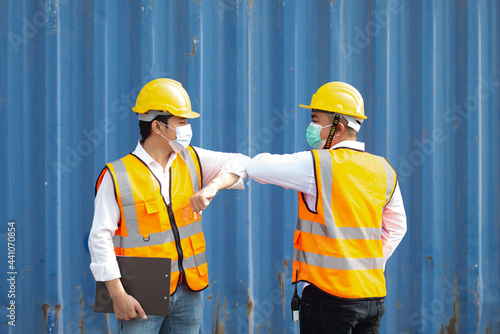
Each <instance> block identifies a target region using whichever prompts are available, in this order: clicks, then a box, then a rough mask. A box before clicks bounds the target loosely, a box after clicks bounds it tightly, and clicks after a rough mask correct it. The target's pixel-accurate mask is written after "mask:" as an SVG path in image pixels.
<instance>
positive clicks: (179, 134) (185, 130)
mask: <svg viewBox="0 0 500 334" xmlns="http://www.w3.org/2000/svg"><path fill="white" fill-rule="evenodd" d="M161 123H162V124H163V125H165V126H166V127H167V128H171V129H173V130H175V134H176V138H175V140H170V139H168V138H167V137H165V136H164V135H162V134H161V133H160V136H162V137H163V138H165V139H166V140H168V142H169V144H170V147H172V149H173V150H174V152H175V153H179V152H180V151H182V150H184V149H186V148H187V147H188V146H189V143H190V142H191V138H192V137H193V130H192V129H191V124H186V125H182V126H178V127H176V128H173V127H171V126H169V125H167V124H165V123H163V122H161Z"/></svg>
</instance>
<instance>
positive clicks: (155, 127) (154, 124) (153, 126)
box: [151, 120, 161, 134]
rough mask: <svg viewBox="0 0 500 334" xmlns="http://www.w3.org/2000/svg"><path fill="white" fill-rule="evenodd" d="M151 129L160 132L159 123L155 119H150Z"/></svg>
mask: <svg viewBox="0 0 500 334" xmlns="http://www.w3.org/2000/svg"><path fill="white" fill-rule="evenodd" d="M151 131H152V132H154V133H156V134H159V133H161V123H160V122H158V121H156V120H155V121H152V122H151Z"/></svg>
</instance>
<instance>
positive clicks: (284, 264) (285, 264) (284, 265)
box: [283, 110, 293, 272]
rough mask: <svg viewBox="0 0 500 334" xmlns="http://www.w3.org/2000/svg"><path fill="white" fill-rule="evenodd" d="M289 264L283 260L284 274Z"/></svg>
mask: <svg viewBox="0 0 500 334" xmlns="http://www.w3.org/2000/svg"><path fill="white" fill-rule="evenodd" d="M292 113H293V110H292ZM289 263H290V260H289V259H285V260H283V268H284V272H287V271H288V264H289Z"/></svg>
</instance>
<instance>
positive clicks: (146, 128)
mask: <svg viewBox="0 0 500 334" xmlns="http://www.w3.org/2000/svg"><path fill="white" fill-rule="evenodd" d="M170 117H172V115H158V116H156V117H155V118H154V119H153V121H158V122H162V123H165V124H168V119H169V118H170ZM153 121H151V122H146V121H139V130H140V132H141V138H142V140H146V139H147V138H148V137H149V136H150V135H151V124H152V123H153Z"/></svg>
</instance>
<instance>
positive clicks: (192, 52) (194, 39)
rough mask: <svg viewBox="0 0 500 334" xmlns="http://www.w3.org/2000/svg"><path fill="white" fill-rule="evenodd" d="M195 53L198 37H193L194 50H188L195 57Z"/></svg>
mask: <svg viewBox="0 0 500 334" xmlns="http://www.w3.org/2000/svg"><path fill="white" fill-rule="evenodd" d="M195 53H196V37H193V51H191V52H188V56H189V57H194V54H195Z"/></svg>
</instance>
